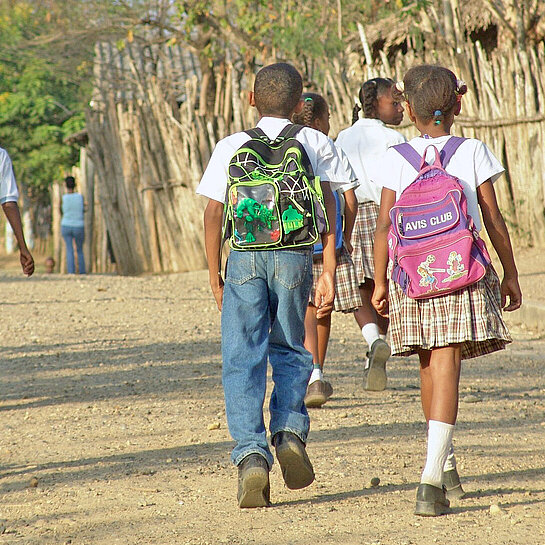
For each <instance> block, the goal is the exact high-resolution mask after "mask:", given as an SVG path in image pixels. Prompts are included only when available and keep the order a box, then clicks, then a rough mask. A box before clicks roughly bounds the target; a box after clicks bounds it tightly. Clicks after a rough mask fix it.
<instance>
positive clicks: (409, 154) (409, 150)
mask: <svg viewBox="0 0 545 545" xmlns="http://www.w3.org/2000/svg"><path fill="white" fill-rule="evenodd" d="M392 148H394V149H395V150H396V151H397V152H398V153H399V154H400V155H401V156H402V157H403V158H404V159H406V160H407V161H408V162H409V163H411V165H412V166H413V168H414V169H415V170H416V171H417V172H418V171H420V168H421V165H422V157H420V155H419V154H418V152H417V151H416V150H415V149H414V148H413V147H412V146H411V145H410V144H409V143H408V142H403V144H396V145H395V146H392Z"/></svg>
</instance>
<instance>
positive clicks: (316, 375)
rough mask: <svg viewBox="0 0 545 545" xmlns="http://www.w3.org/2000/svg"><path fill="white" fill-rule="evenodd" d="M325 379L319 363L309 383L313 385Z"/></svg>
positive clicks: (315, 365)
mask: <svg viewBox="0 0 545 545" xmlns="http://www.w3.org/2000/svg"><path fill="white" fill-rule="evenodd" d="M323 378H324V375H323V373H322V370H321V369H320V366H319V365H318V364H317V363H315V364H314V369H313V370H312V373H311V375H310V378H309V380H308V383H309V384H312V383H313V382H316V381H317V380H323Z"/></svg>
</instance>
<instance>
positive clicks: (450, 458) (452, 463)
mask: <svg viewBox="0 0 545 545" xmlns="http://www.w3.org/2000/svg"><path fill="white" fill-rule="evenodd" d="M451 469H456V457H455V456H454V447H453V446H452V443H451V444H450V448H449V449H448V455H447V461H446V462H445V465H444V467H443V471H450V470H451Z"/></svg>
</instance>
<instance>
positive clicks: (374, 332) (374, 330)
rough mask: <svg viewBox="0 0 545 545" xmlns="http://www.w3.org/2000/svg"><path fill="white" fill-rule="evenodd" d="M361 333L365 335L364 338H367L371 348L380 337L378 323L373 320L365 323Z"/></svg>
mask: <svg viewBox="0 0 545 545" xmlns="http://www.w3.org/2000/svg"><path fill="white" fill-rule="evenodd" d="M361 334H362V335H363V338H364V339H365V340H366V342H367V344H368V345H369V348H371V346H372V345H373V343H374V342H375V341H376V340H377V339H379V338H380V333H379V331H378V325H377V324H374V323H373V322H371V323H370V324H365V325H364V326H363V327H362V328H361Z"/></svg>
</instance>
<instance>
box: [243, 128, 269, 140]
mask: <svg viewBox="0 0 545 545" xmlns="http://www.w3.org/2000/svg"><path fill="white" fill-rule="evenodd" d="M244 132H245V133H246V134H247V135H248V136H249V137H250V138H255V139H256V140H262V139H263V138H266V139H267V141H268V140H269V137H268V136H267V135H266V134H265V133H264V132H263V129H260V128H259V127H254V128H253V129H248V130H247V131H244Z"/></svg>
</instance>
